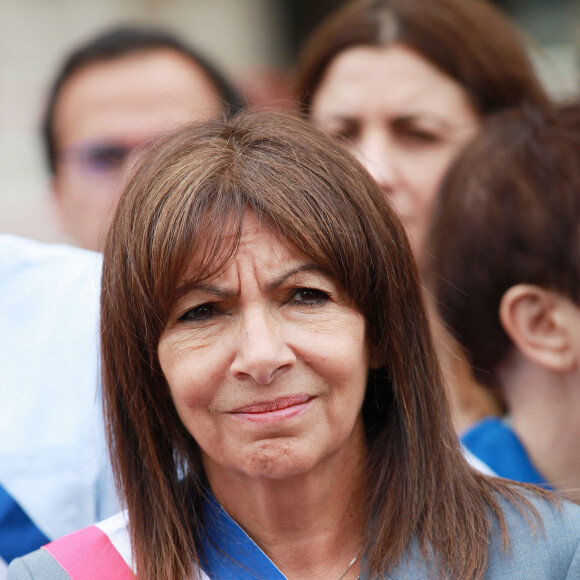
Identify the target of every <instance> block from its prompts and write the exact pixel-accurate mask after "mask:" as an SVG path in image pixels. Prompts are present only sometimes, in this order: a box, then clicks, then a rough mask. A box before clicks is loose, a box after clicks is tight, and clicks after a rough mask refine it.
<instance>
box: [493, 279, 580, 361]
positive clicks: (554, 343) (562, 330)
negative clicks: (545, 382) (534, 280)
mask: <svg viewBox="0 0 580 580" xmlns="http://www.w3.org/2000/svg"><path fill="white" fill-rule="evenodd" d="M566 301H567V299H566V298H564V297H563V296H561V295H559V294H556V293H555V292H552V291H550V290H546V289H544V288H540V287H539V286H534V285H532V284H517V285H516V286H512V287H511V288H510V289H509V290H508V291H507V292H506V293H505V294H504V295H503V297H502V299H501V302H500V307H499V319H500V322H501V324H502V326H503V328H504V330H505V332H506V334H507V335H508V336H509V337H510V339H511V340H512V342H513V343H514V346H515V347H516V348H517V349H518V350H519V351H520V352H521V353H522V354H523V355H525V356H526V357H527V358H528V359H530V360H532V361H534V362H535V363H536V364H538V365H540V366H542V367H544V368H546V369H551V370H553V371H556V372H569V371H570V370H572V369H573V368H574V366H575V365H576V363H577V360H576V352H575V349H574V343H573V341H572V340H571V338H572V337H571V334H570V332H569V327H568V324H569V320H568V318H569V317H568V316H567V315H566V313H565V305H566Z"/></svg>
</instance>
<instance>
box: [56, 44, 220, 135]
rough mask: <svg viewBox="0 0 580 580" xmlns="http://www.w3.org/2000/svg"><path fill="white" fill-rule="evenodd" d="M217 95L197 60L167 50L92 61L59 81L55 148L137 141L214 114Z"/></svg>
mask: <svg viewBox="0 0 580 580" xmlns="http://www.w3.org/2000/svg"><path fill="white" fill-rule="evenodd" d="M220 112H221V105H220V96H219V95H218V91H217V89H216V87H215V86H214V85H213V83H212V81H211V80H210V78H209V77H208V76H207V74H206V72H205V71H204V70H203V69H202V68H201V66H200V65H198V64H196V63H195V62H194V61H192V60H190V59H189V58H187V57H186V56H184V55H182V54H180V53H179V52H177V51H174V50H171V49H159V50H151V51H145V52H138V53H135V54H129V55H126V56H123V57H121V58H118V59H114V60H108V61H103V62H98V63H94V64H90V65H88V66H86V67H83V68H81V69H80V70H79V71H77V72H76V73H74V74H73V75H72V76H71V77H70V79H69V80H67V81H66V83H65V84H64V85H63V87H62V90H61V93H60V95H59V98H58V100H57V103H56V107H55V138H56V141H57V145H58V146H59V147H65V146H67V145H69V144H71V143H75V142H77V141H83V140H87V141H88V140H107V139H108V140H112V141H122V142H127V143H132V142H133V143H139V142H141V141H143V140H146V139H149V138H151V137H153V136H154V135H156V134H158V133H162V132H166V131H169V130H171V129H173V128H175V127H176V126H178V125H180V124H183V123H185V122H189V121H197V120H203V119H208V118H212V117H216V116H218V115H219V114H220Z"/></svg>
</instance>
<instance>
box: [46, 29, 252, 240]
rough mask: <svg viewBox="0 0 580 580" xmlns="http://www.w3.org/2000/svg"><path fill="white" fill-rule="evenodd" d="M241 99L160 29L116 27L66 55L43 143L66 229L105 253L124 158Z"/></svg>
mask: <svg viewBox="0 0 580 580" xmlns="http://www.w3.org/2000/svg"><path fill="white" fill-rule="evenodd" d="M241 106H242V100H241V98H240V97H239V95H238V94H237V92H236V91H235V90H234V89H233V88H232V87H231V86H230V84H229V83H228V81H226V80H225V78H224V77H223V76H222V75H221V74H220V73H219V72H218V71H217V70H216V69H215V67H214V66H213V65H211V64H210V63H209V62H208V61H207V60H206V58H205V57H203V56H202V55H200V54H198V53H197V52H195V51H193V50H192V49H191V48H190V47H188V46H186V45H185V44H183V43H182V42H181V41H180V40H178V39H176V38H175V37H174V36H172V35H170V34H169V33H167V32H165V31H160V30H151V29H140V28H134V27H124V28H118V29H114V30H112V31H109V32H106V33H104V34H102V35H100V36H98V37H97V38H95V39H92V40H91V41H90V42H88V43H87V44H85V45H83V46H81V47H80V48H79V49H78V50H76V51H75V52H73V53H72V54H71V55H70V56H69V57H68V59H67V60H66V61H65V62H64V64H63V67H62V69H61V70H60V72H59V74H58V76H57V78H56V80H55V83H54V86H53V88H52V90H51V92H50V96H49V99H48V104H47V108H46V111H45V115H44V121H43V139H44V146H45V149H46V153H47V157H48V163H49V168H50V171H51V173H52V191H53V193H54V201H55V202H56V207H57V211H58V214H59V217H60V221H61V224H62V227H63V229H64V231H65V232H66V233H67V234H68V235H69V236H70V237H71V240H72V241H74V242H75V243H76V244H78V245H80V246H82V247H84V248H87V249H92V250H101V249H102V248H103V244H104V240H105V236H106V233H107V230H108V226H109V224H110V221H111V219H112V216H113V213H114V209H115V207H116V204H117V200H118V197H119V194H120V190H121V188H122V184H123V176H124V175H125V170H126V164H127V163H126V162H127V159H128V157H129V156H130V154H131V152H133V151H134V150H135V149H136V148H138V147H139V146H140V145H143V144H144V143H146V142H147V141H149V140H150V139H152V138H153V137H155V136H157V135H160V134H162V133H165V132H168V131H171V130H172V129H174V128H176V127H177V126H179V125H181V124H183V123H187V122H192V121H201V120H207V119H210V118H213V117H219V116H220V115H222V114H224V113H231V112H235V111H236V110H237V109H239V108H241Z"/></svg>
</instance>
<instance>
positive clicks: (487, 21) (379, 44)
mask: <svg viewBox="0 0 580 580" xmlns="http://www.w3.org/2000/svg"><path fill="white" fill-rule="evenodd" d="M295 91H296V95H297V98H298V102H299V108H300V110H301V112H302V113H303V114H304V115H305V116H307V117H308V118H310V119H311V120H312V122H313V123H314V124H315V125H316V126H317V127H319V128H321V129H322V130H323V131H325V132H326V133H329V134H331V135H334V136H337V137H339V138H341V139H342V140H343V142H344V146H345V147H346V148H347V149H348V150H349V151H351V153H353V154H355V156H357V157H358V159H359V161H361V162H362V163H363V164H364V165H365V166H366V168H367V169H368V171H369V172H370V173H371V175H372V176H373V177H374V178H375V180H376V181H377V183H378V184H379V186H380V187H381V189H382V191H383V193H384V195H385V196H386V197H388V198H389V200H390V201H391V202H392V204H393V206H394V207H395V209H396V210H397V212H398V214H399V217H400V218H401V220H402V222H403V225H404V226H405V229H406V230H407V233H408V235H409V238H410V241H411V245H412V247H413V251H414V253H415V257H416V258H417V260H418V262H419V266H420V268H421V267H422V264H423V262H424V257H425V255H426V254H428V253H429V248H425V247H424V244H425V241H424V238H425V235H426V232H427V228H428V224H429V220H430V216H431V211H432V206H433V201H434V199H435V196H436V193H437V190H438V188H439V185H440V183H441V180H442V178H443V176H444V174H445V172H446V170H447V168H448V167H449V165H450V164H451V162H452V160H453V159H454V157H455V156H456V155H457V153H458V152H459V151H460V150H461V149H462V148H463V147H464V146H465V145H466V144H467V143H468V142H469V141H470V140H471V139H472V138H473V137H474V136H475V135H476V134H477V133H478V132H479V131H480V127H481V123H482V120H483V119H485V117H487V116H488V115H490V114H493V113H496V112H498V111H500V110H503V109H506V108H510V107H513V106H516V105H521V104H522V103H524V102H528V103H531V104H534V105H539V104H545V103H546V101H547V97H546V95H545V93H544V91H543V89H542V87H541V85H540V83H539V81H538V80H537V78H536V76H535V74H534V71H533V68H532V65H531V63H530V61H529V59H528V57H527V56H526V52H525V49H524V45H523V42H522V40H521V39H520V38H519V37H518V33H517V31H516V30H514V28H513V27H512V26H511V25H510V23H509V22H508V21H507V20H506V19H505V18H504V17H503V16H502V15H501V14H500V12H499V11H498V10H497V9H496V8H494V7H493V6H492V5H491V4H489V3H488V2H486V1H484V0H468V1H467V0H429V1H428V2H426V1H425V0H353V1H351V2H348V3H347V4H346V5H345V6H344V7H342V8H341V9H339V10H338V11H337V12H336V13H335V14H334V15H331V17H330V18H329V19H328V20H327V21H326V22H323V23H322V25H321V26H320V27H319V28H318V29H317V30H315V31H314V33H313V34H312V36H311V38H310V41H309V42H308V43H307V44H306V46H305V47H304V50H303V52H302V56H301V58H300V60H299V63H298V67H297V73H296V88H295ZM428 306H429V307H430V309H431V310H432V312H431V317H430V318H431V321H432V326H433V332H434V334H435V336H436V344H437V346H438V354H439V356H440V358H441V363H442V367H443V371H444V374H445V377H446V382H447V384H448V385H449V387H450V396H451V402H452V408H453V410H454V412H455V413H454V415H455V417H454V418H455V422H456V427H457V429H458V430H459V431H461V430H463V429H464V428H465V427H467V426H468V425H469V424H470V423H472V422H474V421H476V420H478V419H480V418H481V417H483V416H485V415H489V414H497V413H498V412H500V411H501V406H500V405H499V404H498V402H496V400H495V399H494V397H492V395H491V393H490V392H489V391H487V390H485V389H482V388H481V387H479V386H478V385H477V383H476V382H475V381H474V379H473V377H472V376H471V374H470V372H469V368H468V366H467V365H466V364H465V361H464V359H463V357H462V355H461V353H460V351H459V349H457V347H456V345H455V344H454V342H453V341H452V340H451V339H450V337H449V336H448V335H447V333H446V332H445V330H444V329H443V327H442V326H441V324H440V322H439V319H438V317H437V315H436V313H435V309H434V308H433V305H432V304H431V303H430V300H429V301H428Z"/></svg>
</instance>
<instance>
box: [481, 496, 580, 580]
mask: <svg viewBox="0 0 580 580" xmlns="http://www.w3.org/2000/svg"><path fill="white" fill-rule="evenodd" d="M525 497H526V498H527V499H528V500H529V502H530V504H531V506H532V507H533V508H534V509H535V510H536V511H537V513H538V515H539V520H538V519H537V518H536V517H534V514H533V513H532V511H531V510H530V509H526V508H525V506H524V507H523V512H522V510H521V509H519V508H518V506H517V505H514V504H513V503H512V502H509V501H507V500H505V499H501V500H500V503H501V505H502V508H503V512H504V515H505V518H506V524H507V527H508V533H509V542H510V544H509V549H508V551H507V553H506V552H505V551H504V550H503V548H502V545H501V534H500V531H499V527H498V526H497V524H495V525H494V527H493V534H492V538H491V544H490V554H489V563H488V569H487V570H488V571H487V575H486V578H488V579H490V580H491V579H495V578H510V579H513V580H519V579H522V580H524V579H526V580H527V579H529V578H543V579H546V580H549V579H554V580H556V579H570V580H572V579H573V578H580V547H579V546H580V506H577V505H575V504H572V503H570V502H567V501H561V502H556V501H550V500H549V499H545V498H543V497H537V496H534V495H532V494H528V493H526V495H525Z"/></svg>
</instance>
